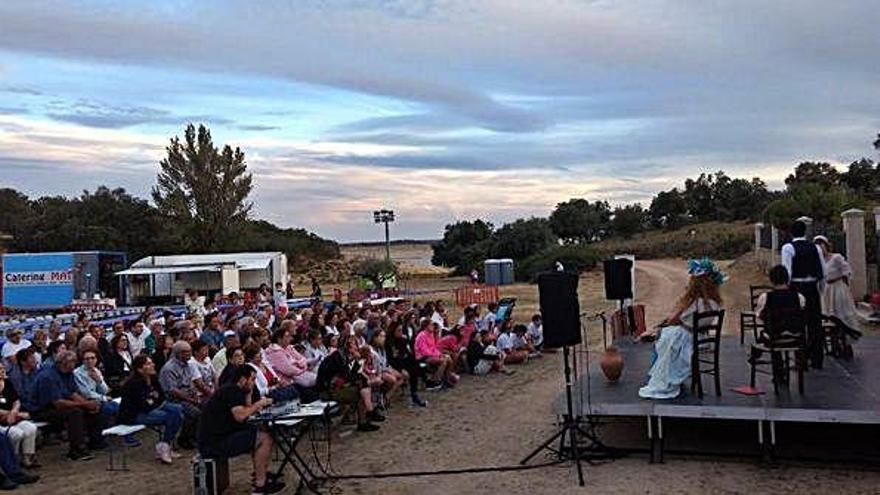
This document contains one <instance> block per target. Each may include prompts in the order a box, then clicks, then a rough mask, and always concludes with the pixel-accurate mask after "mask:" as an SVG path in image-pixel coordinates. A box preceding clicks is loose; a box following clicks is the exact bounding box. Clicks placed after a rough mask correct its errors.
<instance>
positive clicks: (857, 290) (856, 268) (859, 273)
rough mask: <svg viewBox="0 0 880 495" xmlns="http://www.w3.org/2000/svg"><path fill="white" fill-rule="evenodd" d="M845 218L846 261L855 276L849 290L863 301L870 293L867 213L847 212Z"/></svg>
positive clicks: (854, 296) (855, 210) (850, 282)
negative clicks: (866, 235) (866, 254)
mask: <svg viewBox="0 0 880 495" xmlns="http://www.w3.org/2000/svg"><path fill="white" fill-rule="evenodd" d="M841 216H842V217H843V232H844V233H845V234H846V259H847V261H849V264H850V266H851V267H852V271H853V275H852V279H851V280H850V281H849V288H850V291H852V295H853V298H854V299H855V300H856V301H861V300H862V298H863V297H864V296H865V293H866V292H867V291H868V264H867V260H866V259H865V212H864V211H862V210H858V209H855V208H853V209H851V210H846V211H845V212H843V213H842V214H841Z"/></svg>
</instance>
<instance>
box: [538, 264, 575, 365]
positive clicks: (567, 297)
mask: <svg viewBox="0 0 880 495" xmlns="http://www.w3.org/2000/svg"><path fill="white" fill-rule="evenodd" d="M577 288H578V276H577V274H575V273H568V272H545V273H541V274H539V275H538V294H539V300H540V304H541V320H542V323H543V326H544V347H547V348H550V349H553V348H557V347H563V346H569V345H577V344H580V343H581V322H580V312H581V306H580V303H579V302H578V294H577Z"/></svg>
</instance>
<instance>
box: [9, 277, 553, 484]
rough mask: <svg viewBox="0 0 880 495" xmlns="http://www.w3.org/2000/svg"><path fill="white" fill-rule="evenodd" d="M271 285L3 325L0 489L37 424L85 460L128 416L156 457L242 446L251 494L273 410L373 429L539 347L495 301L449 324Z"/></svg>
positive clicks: (432, 309) (34, 462)
mask: <svg viewBox="0 0 880 495" xmlns="http://www.w3.org/2000/svg"><path fill="white" fill-rule="evenodd" d="M275 289H276V290H275V291H272V290H271V289H269V290H266V288H262V289H261V290H260V291H257V292H256V293H255V294H251V295H248V297H239V295H237V294H230V295H228V296H226V297H224V298H222V299H218V300H217V301H216V302H214V301H212V302H210V303H207V302H205V299H204V298H203V297H199V296H198V295H197V294H195V293H191V292H189V291H188V295H187V297H186V311H185V313H184V314H183V315H182V316H180V315H175V313H173V312H171V311H167V310H165V311H160V310H156V309H151V308H148V309H147V310H146V311H145V312H144V314H143V315H141V316H140V317H139V318H137V319H134V320H131V321H122V320H120V321H117V322H115V323H114V324H113V325H112V326H111V327H110V328H108V329H105V328H104V325H102V324H99V323H94V322H91V321H90V320H89V318H88V316H87V315H81V316H80V317H79V318H78V319H77V321H76V323H75V324H74V325H73V326H72V327H70V328H68V329H64V330H63V331H62V328H61V327H60V325H58V324H57V323H56V324H52V325H51V326H49V327H48V328H46V329H39V330H36V331H34V332H33V335H32V338H31V339H30V340H27V339H25V338H24V337H23V335H22V332H21V330H18V329H15V330H12V331H10V332H9V334H8V335H7V341H6V343H5V344H4V345H3V347H2V350H0V355H2V366H0V401H2V404H0V421H2V424H3V427H2V430H0V431H3V432H4V434H5V435H4V438H0V469H2V471H3V474H4V477H3V481H2V483H0V488H3V489H12V488H15V486H17V485H18V484H22V483H32V482H35V481H37V479H38V477H37V476H35V475H32V474H28V472H26V471H25V470H28V471H30V470H33V469H36V468H38V467H39V462H38V459H37V452H36V438H37V433H38V430H39V431H40V432H41V433H42V434H43V435H48V436H53V435H55V436H58V437H59V438H64V439H66V442H67V447H68V450H67V458H68V459H70V460H71V461H82V460H88V459H91V458H93V452H94V451H95V450H100V449H104V448H106V447H107V445H106V440H105V439H104V438H102V435H101V432H102V430H103V429H104V428H107V427H108V426H109V425H112V424H125V425H147V426H150V427H154V428H155V429H156V430H158V431H160V438H159V440H158V442H157V443H156V444H155V454H156V458H157V459H158V461H159V462H161V463H164V464H172V463H173V462H174V459H176V458H178V457H180V454H179V453H178V451H179V450H188V449H195V448H197V449H198V450H199V451H200V452H201V453H202V454H203V455H205V456H212V457H217V456H219V457H233V456H236V455H242V454H246V453H250V454H251V455H252V456H253V460H254V493H275V492H277V491H278V490H280V489H281V487H283V485H282V484H281V483H280V481H278V480H274V479H269V478H267V475H266V467H267V466H268V463H269V454H270V452H271V438H269V437H268V436H267V435H266V434H265V432H261V431H259V429H258V428H256V427H255V426H252V425H250V424H249V423H248V422H247V421H246V420H247V418H248V417H249V416H251V415H253V414H255V413H257V412H259V411H260V410H261V409H262V408H264V407H266V406H268V405H269V404H272V403H273V402H283V401H289V400H293V399H298V400H300V401H301V402H303V403H306V402H312V401H315V400H318V399H323V400H332V401H336V402H338V403H339V404H340V406H341V408H342V410H343V411H344V414H343V416H344V417H347V418H349V419H350V421H351V422H352V424H356V429H357V431H361V432H371V431H376V430H378V429H379V427H380V426H379V424H380V423H382V422H383V421H385V419H386V417H385V414H384V412H385V411H386V410H387V409H388V408H391V407H392V406H393V405H394V404H399V403H402V402H406V403H408V404H409V406H410V407H415V408H425V407H427V406H428V403H427V401H426V400H425V399H424V397H423V395H424V394H423V393H422V390H428V391H436V390H445V389H451V388H454V387H455V386H456V384H457V383H458V382H459V380H460V379H461V374H463V373H470V374H474V375H486V374H489V373H507V374H509V373H512V371H511V370H509V368H508V366H509V365H512V364H517V363H523V362H526V361H528V360H529V359H532V358H536V357H539V356H540V355H541V348H542V342H543V335H542V325H541V317H540V315H535V316H534V317H532V318H531V320H530V321H529V323H528V325H523V324H516V323H515V322H514V321H513V320H512V319H510V318H505V319H503V320H498V319H497V318H496V314H495V313H496V309H497V308H496V306H495V305H494V304H489V305H488V307H487V311H486V312H485V314H481V308H479V307H478V306H476V305H472V306H468V307H466V308H464V311H463V315H462V316H461V318H460V319H458V320H457V321H455V320H454V319H453V317H451V316H450V315H449V314H448V311H447V308H446V307H445V305H444V303H443V301H441V300H437V301H428V302H425V303H422V304H420V303H416V302H409V301H403V300H396V301H387V302H385V303H384V304H381V305H375V304H371V303H370V302H364V303H360V304H346V303H342V302H341V300H339V298H335V299H336V300H335V301H333V302H324V301H322V300H321V299H320V298H314V299H313V300H312V304H311V305H309V306H308V307H303V308H300V309H295V310H294V309H290V308H288V306H287V300H288V298H287V297H286V296H287V294H285V290H284V287H282V286H281V285H280V284H279V286H277V287H276V288H275ZM35 422H39V423H35ZM37 424H40V428H38V427H37ZM123 441H124V443H125V445H127V446H137V445H140V441H139V439H138V438H137V437H136V436H134V435H132V436H128V437H124V439H123Z"/></svg>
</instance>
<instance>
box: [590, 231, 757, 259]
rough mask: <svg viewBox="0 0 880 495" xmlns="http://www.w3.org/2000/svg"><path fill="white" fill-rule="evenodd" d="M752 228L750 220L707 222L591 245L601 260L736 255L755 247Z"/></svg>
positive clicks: (723, 256)
mask: <svg viewBox="0 0 880 495" xmlns="http://www.w3.org/2000/svg"><path fill="white" fill-rule="evenodd" d="M754 244H755V228H754V224H750V223H742V222H741V223H721V222H707V223H702V224H694V225H690V226H687V227H684V228H681V229H678V230H673V231H666V232H661V231H652V232H645V233H642V234H638V235H636V236H634V237H633V238H632V239H627V240H624V239H619V238H615V239H609V240H607V241H602V242H599V243H596V244H594V247H595V249H596V252H597V254H598V255H599V256H600V259H604V258H610V257H611V256H613V255H615V254H634V255H635V256H636V258H639V259H657V258H699V257H703V256H708V257H710V258H714V259H733V258H737V257H739V256H741V255H743V254H745V253H747V252H749V251H750V250H752V248H753V247H754Z"/></svg>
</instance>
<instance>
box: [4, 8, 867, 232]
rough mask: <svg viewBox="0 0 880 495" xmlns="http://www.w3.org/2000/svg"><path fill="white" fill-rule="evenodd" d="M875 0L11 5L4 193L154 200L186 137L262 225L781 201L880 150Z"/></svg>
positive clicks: (315, 226) (367, 226) (413, 227)
mask: <svg viewBox="0 0 880 495" xmlns="http://www.w3.org/2000/svg"><path fill="white" fill-rule="evenodd" d="M878 26H880V9H878V8H876V3H874V2H872V1H869V0H865V1H840V2H828V1H806V0H799V1H789V0H774V1H773V2H765V1H729V2H715V1H705V2H689V1H661V0H655V1H636V0H626V1H603V0H596V1H588V0H528V1H519V0H337V1H334V0H288V1H273V0H261V1H259V2H254V1H249V0H241V1H233V0H227V1H221V0H215V1H203V0H176V1H171V0H168V1H161V0H156V1H152V2H142V1H131V2H120V1H109V0H63V1H62V0H59V1H43V0H2V1H0V186H11V187H15V188H18V189H20V190H23V191H24V192H26V193H28V194H31V195H44V194H65V195H71V194H77V193H78V192H79V191H81V190H82V189H85V188H88V189H94V187H96V186H97V185H99V184H107V185H109V186H113V187H116V186H121V187H125V188H126V189H128V190H130V191H132V192H133V193H135V194H137V195H140V196H144V197H146V196H147V195H148V193H149V190H150V188H151V187H152V185H153V183H154V182H155V174H156V170H157V163H158V161H159V160H160V159H161V157H162V155H163V153H164V146H165V145H166V143H167V142H168V139H169V138H170V137H171V136H173V135H175V134H179V133H180V132H181V130H182V128H183V126H184V125H185V123H186V122H190V121H192V122H204V123H206V124H208V125H209V126H210V127H211V129H212V131H213V134H214V138H215V141H216V142H218V143H229V144H232V145H234V146H240V147H242V148H243V149H244V150H245V152H246V154H247V158H248V163H249V166H250V168H251V170H252V171H253V172H254V174H255V183H256V186H255V190H254V195H253V199H254V201H255V214H256V216H258V217H261V218H265V219H268V220H270V221H272V222H275V223H277V224H279V225H283V226H304V227H306V228H309V229H311V230H314V231H315V232H317V233H319V234H321V235H325V236H329V237H332V238H335V239H339V240H375V239H380V238H381V236H382V231H381V229H380V228H378V227H376V226H374V225H373V224H372V219H371V217H372V215H371V212H372V210H373V209H376V208H378V207H390V208H393V209H394V210H396V211H397V212H398V217H399V221H398V223H397V224H396V225H395V226H394V228H393V232H394V234H395V235H396V236H399V237H409V238H436V237H439V236H440V235H441V233H442V228H443V225H444V224H446V223H449V222H452V221H455V220H458V219H473V218H477V217H482V218H488V219H490V220H492V221H494V222H495V223H496V224H500V223H503V222H504V221H508V220H511V219H514V218H517V217H521V216H532V215H546V214H548V213H549V212H550V210H551V209H552V208H553V206H554V205H555V204H556V203H557V202H560V201H564V200H566V199H568V198H571V197H576V196H577V197H586V198H588V199H591V200H592V199H605V200H609V201H610V202H612V203H614V204H622V203H627V202H635V201H641V202H646V201H649V200H650V197H651V195H652V194H653V193H655V192H656V191H658V190H660V189H665V188H669V187H672V186H675V185H677V184H679V183H680V182H681V181H682V180H683V178H685V177H688V176H693V175H696V174H698V173H699V172H701V171H714V170H718V169H724V170H726V171H727V172H728V173H729V174H730V175H734V176H749V177H751V176H760V177H762V178H763V179H765V180H766V181H767V182H768V183H770V184H771V185H774V186H779V185H780V184H781V181H782V179H783V178H784V176H785V175H786V174H787V173H788V171H789V170H790V169H791V167H792V166H793V165H794V164H796V163H797V162H798V161H800V160H805V159H823V160H829V161H832V162H834V163H839V162H843V163H848V162H849V161H851V160H853V159H855V158H858V157H861V156H872V153H873V151H872V149H871V146H870V143H871V141H872V138H873V137H874V136H875V135H876V133H877V132H878V131H880V65H878V56H880V33H878Z"/></svg>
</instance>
